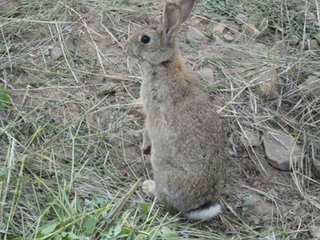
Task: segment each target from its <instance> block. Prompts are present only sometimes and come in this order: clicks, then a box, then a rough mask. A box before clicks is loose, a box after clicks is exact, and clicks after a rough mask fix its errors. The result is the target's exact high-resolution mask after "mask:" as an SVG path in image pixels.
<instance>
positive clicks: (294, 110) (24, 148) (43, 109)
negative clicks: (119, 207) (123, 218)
mask: <svg viewBox="0 0 320 240" xmlns="http://www.w3.org/2000/svg"><path fill="white" fill-rule="evenodd" d="M93 2H94V3H93ZM270 4H271V3H270ZM162 7H163V2H154V1H147V0H146V1H138V0H137V1H135V0H134V1H100V2H95V1H92V2H90V1H87V2H85V1H77V2H75V1H58V2H57V3H54V4H53V3H50V2H49V1H43V2H41V1H35V3H34V4H30V3H29V2H28V1H22V0H21V1H18V0H17V1H5V2H4V3H1V5H0V16H1V18H0V30H1V34H2V36H1V39H2V40H1V41H0V42H2V43H0V45H1V46H0V47H1V49H0V54H1V55H0V83H1V84H3V85H4V86H6V88H7V89H9V90H10V91H11V94H12V95H11V97H12V104H11V106H10V107H8V108H6V109H4V110H1V112H0V126H1V133H0V151H1V152H2V153H4V154H3V155H2V156H0V161H1V162H2V163H1V167H4V166H7V164H8V157H7V156H8V155H9V153H10V149H11V150H12V147H13V145H12V144H13V143H12V142H13V139H14V142H15V150H14V151H15V155H16V156H17V158H19V159H25V162H24V166H23V170H21V171H22V172H23V173H21V172H20V173H19V169H22V168H19V167H17V168H16V169H15V170H14V171H13V173H12V174H13V176H14V177H17V176H21V174H26V176H25V178H26V179H28V181H29V180H30V181H29V184H30V183H31V184H32V186H33V187H32V189H33V190H32V191H31V189H28V187H27V186H28V184H27V183H26V182H24V183H23V184H22V186H21V188H20V191H21V193H23V194H22V196H21V199H20V200H18V201H17V206H18V209H19V208H21V211H17V212H16V214H15V215H14V216H13V217H12V221H14V222H15V224H12V225H11V226H10V228H9V230H10V232H11V234H12V235H11V236H14V234H13V232H14V231H17V230H18V231H19V232H23V231H22V230H21V229H22V228H23V227H22V226H21V225H22V222H23V221H22V220H21V219H20V218H21V217H24V219H28V222H31V223H32V222H35V221H36V219H37V216H38V213H36V212H35V213H30V211H28V208H29V209H33V203H32V200H30V199H29V201H28V200H26V199H27V196H28V194H30V195H29V196H30V197H32V196H33V195H32V194H35V193H34V191H35V192H38V193H37V196H39V199H40V200H41V199H42V198H43V199H45V194H44V193H43V191H44V190H43V187H40V185H47V186H48V187H49V188H52V189H55V188H56V187H57V186H56V183H55V178H58V179H59V180H58V181H57V182H63V181H66V183H67V184H69V180H70V182H72V184H73V188H74V189H75V191H74V194H75V193H76V194H78V195H79V196H81V197H82V198H84V199H87V198H90V196H91V195H93V194H100V195H102V196H106V197H111V195H113V194H114V193H115V192H117V193H118V194H120V196H121V194H123V193H126V192H127V191H128V190H129V189H130V186H131V185H133V184H134V183H135V182H136V181H137V179H139V178H142V179H146V178H147V177H149V176H152V170H151V169H150V163H149V162H148V156H143V155H142V153H141V151H140V147H139V146H140V143H141V139H142V130H143V122H144V120H143V114H142V113H141V109H140V108H139V104H138V103H136V102H137V100H138V98H139V88H140V83H141V71H140V69H139V66H138V65H137V63H135V62H133V61H132V60H130V59H129V58H127V56H126V54H125V52H124V51H123V43H124V42H125V40H126V39H127V37H128V34H130V33H131V32H133V31H135V30H136V29H139V28H141V27H143V26H144V25H146V24H158V21H159V19H160V16H161V9H162ZM294 7H296V8H294ZM299 7H300V6H299V5H297V6H293V9H289V10H290V11H292V12H293V13H291V12H290V14H296V16H295V17H297V16H298V17H299V16H300V15H299V14H302V18H303V17H305V19H307V20H306V21H305V23H308V24H310V25H306V29H307V30H308V26H311V25H312V24H313V25H312V26H314V28H315V29H318V34H320V31H319V26H320V17H319V8H317V5H316V4H315V3H314V2H312V3H310V6H309V8H308V11H307V13H308V14H304V13H305V12H303V9H304V8H303V6H302V9H300V10H299ZM210 9H211V8H210V5H208V4H207V1H203V2H199V3H197V4H196V6H195V9H194V11H193V13H192V16H191V18H190V19H188V21H187V23H186V24H184V25H183V27H182V29H181V33H180V36H179V46H180V49H181V52H182V55H183V57H184V59H185V61H186V62H187V64H188V65H189V66H190V68H192V69H193V70H194V71H195V72H197V74H198V75H199V77H200V78H201V79H202V82H203V86H204V88H205V89H206V90H207V91H208V94H210V96H211V99H212V101H214V103H215V104H216V105H217V106H218V108H219V113H220V114H221V117H222V118H223V119H224V121H225V122H226V124H225V125H226V131H227V132H228V143H227V145H228V149H227V153H228V156H229V157H228V159H227V160H226V161H227V162H228V163H227V166H228V167H227V174H226V183H225V192H224V194H223V196H222V200H221V202H222V204H223V213H222V214H221V216H220V217H219V218H217V219H215V220H212V221H209V222H205V223H196V224H194V223H191V225H192V227H193V228H196V229H200V230H202V231H207V232H210V233H215V234H218V235H219V236H220V237H221V236H225V237H226V238H224V239H227V238H228V239H317V236H318V237H319V235H320V230H319V229H320V201H319V199H320V182H319V180H320V178H319V177H320V167H319V165H317V164H318V163H319V161H320V147H319V146H320V138H319V133H320V123H319V122H320V115H319V110H320V100H319V99H320V90H319V88H318V85H317V84H319V83H320V80H319V79H320V60H319V59H320V47H319V42H317V38H316V37H314V36H315V35H313V33H311V30H310V31H309V32H310V34H308V33H309V32H308V31H307V30H306V31H305V32H304V33H305V34H303V35H295V34H291V32H290V33H289V30H288V29H287V28H286V27H285V26H280V25H278V23H277V22H275V21H272V19H268V22H264V21H262V20H261V19H260V21H259V24H258V23H257V22H255V21H254V20H252V19H251V18H249V17H248V16H245V15H239V14H238V15H237V14H234V15H232V16H234V17H231V15H228V16H227V17H226V16H225V15H223V14H222V12H221V14H219V13H217V12H216V11H210ZM289 10H288V11H289ZM299 11H300V12H299ZM301 11H302V12H301ZM53 16H56V17H53ZM223 16H225V17H223ZM293 19H294V17H293ZM295 19H296V18H295ZM292 21H293V20H292ZM287 31H288V32H287ZM312 81H313V82H312ZM270 129H276V130H281V131H283V132H284V133H286V134H289V135H291V136H293V137H294V139H295V140H296V142H297V144H298V145H299V146H300V147H301V149H302V151H303V154H304V158H303V161H301V162H300V163H299V164H297V165H296V166H294V167H293V168H292V169H291V170H289V171H282V170H279V169H277V168H275V167H273V166H271V165H270V164H269V161H268V158H267V156H266V153H265V148H264V145H263V143H262V136H263V134H264V133H265V132H267V131H269V130H270ZM247 133H250V134H253V136H255V139H254V140H252V139H251V138H249V137H248V135H247ZM250 136H251V135H250ZM253 142H254V144H253ZM48 159H51V160H50V161H49V160H48ZM52 159H54V161H55V163H53V162H52V161H53V160H52ZM19 161H21V160H19ZM19 166H20V165H19ZM77 171H78V172H77ZM57 173H58V174H57ZM35 176H38V177H39V178H42V179H43V180H41V181H40V180H39V179H38V178H36V177H35ZM62 179H63V180H62ZM60 180H61V181H60ZM37 181H38V183H37ZM42 181H43V182H42ZM37 184H39V186H38V187H37ZM70 184H71V183H70ZM15 186H16V185H15V181H12V183H11V184H10V185H9V192H8V201H9V199H10V197H11V198H13V197H14V196H15V195H14V192H15V191H14V187H15ZM10 188H11V190H10ZM3 189H4V185H2V190H3ZM30 191H31V192H33V193H31V192H30ZM117 196H118V195H117ZM44 201H45V200H44ZM137 202H144V203H145V202H146V203H152V201H151V200H149V199H146V198H145V196H144V194H143V193H142V191H141V189H140V188H138V189H137V190H136V193H135V194H134V195H133V196H131V198H130V200H128V202H127V205H126V206H127V207H128V208H130V206H132V205H134V204H137ZM22 203H23V204H22ZM40 205H41V204H40ZM2 208H3V207H2ZM156 208H160V211H162V212H163V214H165V210H164V209H162V208H161V206H156ZM9 209H11V206H10V201H9V204H8V205H7V206H5V207H4V208H3V211H4V212H6V211H7V212H9ZM6 216H8V215H6ZM177 219H178V221H179V222H180V224H179V225H175V226H176V227H173V231H175V232H176V233H177V236H179V237H180V238H181V239H192V238H199V239H215V238H214V237H212V236H211V237H207V236H202V235H201V234H200V233H199V234H198V233H197V232H192V231H189V232H186V231H183V230H181V229H183V226H184V224H190V223H187V221H186V220H185V219H183V218H182V219H180V218H179V217H177ZM4 222H6V220H5V218H4ZM31 225H32V224H31ZM188 226H189V225H188ZM317 234H318V235H317ZM26 235H27V234H26ZM8 239H10V237H9V238H8ZM106 239H108V238H106ZM115 239H116V238H115ZM216 239H223V238H222V237H221V238H219V237H217V238H216ZM318 239H319V238H318Z"/></svg>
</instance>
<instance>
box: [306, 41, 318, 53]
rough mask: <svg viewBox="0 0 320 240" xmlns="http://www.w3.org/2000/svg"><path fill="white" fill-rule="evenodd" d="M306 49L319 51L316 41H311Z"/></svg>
mask: <svg viewBox="0 0 320 240" xmlns="http://www.w3.org/2000/svg"><path fill="white" fill-rule="evenodd" d="M308 47H309V49H310V50H318V49H319V44H318V41H317V40H316V39H311V40H310V41H309V42H308Z"/></svg>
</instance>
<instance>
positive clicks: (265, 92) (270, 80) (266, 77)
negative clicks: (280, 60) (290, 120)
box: [256, 69, 279, 100]
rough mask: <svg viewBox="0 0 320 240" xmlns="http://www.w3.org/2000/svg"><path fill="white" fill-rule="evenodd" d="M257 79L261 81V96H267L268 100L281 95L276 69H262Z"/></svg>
mask: <svg viewBox="0 0 320 240" xmlns="http://www.w3.org/2000/svg"><path fill="white" fill-rule="evenodd" d="M256 81H257V82H260V84H259V92H258V93H259V94H260V95H261V97H265V98H267V99H268V100H272V99H276V98H278V97H279V92H278V79H277V72H276V71H275V69H271V70H264V71H262V73H260V75H259V76H258V77H256Z"/></svg>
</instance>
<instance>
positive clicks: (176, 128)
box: [125, 0, 226, 219]
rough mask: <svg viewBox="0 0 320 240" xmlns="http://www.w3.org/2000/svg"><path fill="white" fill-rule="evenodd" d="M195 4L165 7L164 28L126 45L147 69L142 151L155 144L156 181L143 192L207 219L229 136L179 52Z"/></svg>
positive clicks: (214, 209)
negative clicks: (184, 25) (180, 38)
mask: <svg viewBox="0 0 320 240" xmlns="http://www.w3.org/2000/svg"><path fill="white" fill-rule="evenodd" d="M194 2H195V0H180V1H179V2H177V3H167V4H166V6H165V9H164V13H163V23H162V26H161V27H160V28H151V27H150V28H145V29H143V30H141V31H138V32H135V33H134V34H133V35H132V36H131V37H130V38H129V39H128V41H127V42H126V43H125V48H126V49H127V52H128V55H129V56H132V57H135V58H137V59H138V60H139V61H140V63H141V65H142V67H143V70H144V78H143V81H142V86H141V90H140V94H141V99H142V103H143V107H144V111H145V115H146V121H145V133H144V137H143V144H142V149H143V150H147V149H148V148H149V146H150V145H151V163H152V167H153V171H154V181H153V180H146V181H145V182H144V183H143V190H144V192H146V193H147V194H148V195H150V196H156V197H157V198H158V200H159V201H160V202H161V203H162V204H164V205H165V206H166V207H167V208H168V209H177V210H178V211H180V212H182V213H183V214H185V215H186V216H187V217H188V218H190V219H209V218H212V217H214V216H216V215H217V214H219V212H220V211H221V206H220V205H219V204H218V203H217V202H218V199H219V197H220V193H221V190H222V188H223V176H224V174H225V167H224V164H225V159H226V158H225V134H224V131H223V128H222V123H221V120H220V118H219V116H218V114H217V113H216V109H214V107H213V106H212V105H211V104H210V100H209V97H208V96H207V94H206V93H205V92H204V90H203V89H202V87H201V83H200V80H199V79H198V77H197V76H196V75H195V74H194V73H193V72H192V71H191V70H189V69H188V68H187V67H186V65H185V64H184V62H183V59H182V58H181V56H180V54H179V50H178V47H177V43H176V36H177V34H178V31H179V29H180V26H181V24H182V23H183V22H184V21H185V20H186V19H187V17H188V16H189V14H190V12H191V9H192V7H193V4H194Z"/></svg>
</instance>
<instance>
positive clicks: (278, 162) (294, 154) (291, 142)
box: [262, 130, 303, 170]
mask: <svg viewBox="0 0 320 240" xmlns="http://www.w3.org/2000/svg"><path fill="white" fill-rule="evenodd" d="M262 141H263V145H264V148H265V152H266V155H267V158H268V160H269V163H270V164H271V165H272V166H273V167H275V168H277V169H280V170H290V168H291V167H292V164H294V165H296V164H297V163H298V162H301V161H302V159H303V152H302V149H301V147H300V146H299V145H297V143H296V140H295V139H294V138H293V137H292V136H291V135H288V134H286V133H284V132H280V131H276V130H271V131H267V132H265V133H264V134H263V136H262Z"/></svg>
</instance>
